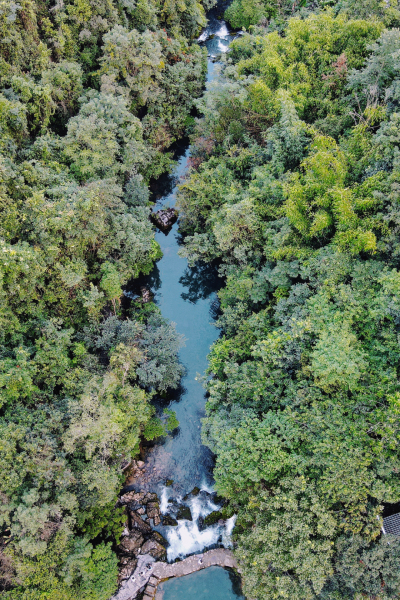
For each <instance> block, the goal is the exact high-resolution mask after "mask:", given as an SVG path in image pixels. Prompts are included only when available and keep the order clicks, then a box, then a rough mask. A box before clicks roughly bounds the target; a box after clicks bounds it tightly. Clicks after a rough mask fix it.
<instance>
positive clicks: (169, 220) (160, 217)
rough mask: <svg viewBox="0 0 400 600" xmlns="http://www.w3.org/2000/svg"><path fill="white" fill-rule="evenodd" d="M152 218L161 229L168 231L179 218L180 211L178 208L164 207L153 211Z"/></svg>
mask: <svg viewBox="0 0 400 600" xmlns="http://www.w3.org/2000/svg"><path fill="white" fill-rule="evenodd" d="M150 218H151V220H152V221H153V223H154V224H155V225H156V226H157V227H158V228H159V229H161V231H168V229H170V228H171V227H172V225H173V224H174V223H175V222H176V221H177V220H178V211H177V210H176V208H163V209H161V210H158V211H157V212H155V213H151V215H150Z"/></svg>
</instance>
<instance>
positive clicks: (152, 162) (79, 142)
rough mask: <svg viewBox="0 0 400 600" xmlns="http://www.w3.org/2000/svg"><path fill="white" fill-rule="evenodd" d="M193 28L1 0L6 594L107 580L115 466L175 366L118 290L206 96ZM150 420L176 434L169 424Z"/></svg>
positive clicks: (109, 587)
mask: <svg viewBox="0 0 400 600" xmlns="http://www.w3.org/2000/svg"><path fill="white" fill-rule="evenodd" d="M212 5H213V2H212V1H211V2H210V1H208V2H207V6H208V7H210V6H212ZM204 23H205V17H204V6H203V5H202V4H201V3H200V2H198V1H196V0H193V1H192V0H185V2H179V3H174V2H166V3H164V4H163V3H159V2H148V3H146V2H142V1H140V0H139V2H137V3H136V2H135V3H134V2H130V1H129V0H128V1H126V2H119V1H118V0H115V1H114V0H112V1H110V2H108V1H107V2H106V1H104V0H99V1H97V2H92V1H88V0H71V1H69V0H68V1H67V2H66V3H64V2H57V3H56V4H55V5H54V6H51V7H50V6H48V5H47V4H46V3H40V2H37V1H35V0H22V1H21V2H13V1H11V0H10V1H9V0H4V1H3V2H1V3H0V30H1V36H0V38H1V39H0V84H1V85H0V153H1V156H0V215H1V219H0V255H1V260H0V296H1V310H0V331H1V333H0V466H1V469H2V473H3V478H2V484H1V486H0V496H1V510H0V534H1V548H2V551H1V553H0V567H1V568H0V578H1V581H2V586H3V587H2V590H3V595H4V597H5V598H7V599H9V600H17V599H18V600H21V599H24V600H44V598H46V599H48V598H52V600H73V599H78V600H106V599H107V598H109V597H110V596H112V594H113V593H114V591H115V589H116V586H117V557H116V554H115V548H116V546H117V544H118V540H119V537H120V535H121V531H122V526H123V523H124V520H125V515H124V514H123V511H121V510H120V509H116V508H115V503H116V497H117V494H118V492H119V491H120V489H121V486H122V485H123V474H122V472H121V463H124V462H125V460H130V459H131V458H132V457H134V456H135V455H136V454H137V453H138V450H139V443H140V439H141V437H142V436H143V435H145V432H146V431H147V432H148V431H150V430H151V429H152V427H153V425H154V424H155V421H154V419H153V414H154V409H153V407H152V406H151V404H150V401H151V398H152V397H153V395H154V394H157V393H164V392H165V391H166V390H167V389H168V388H172V387H176V386H177V385H178V383H179V380H180V377H181V375H182V372H183V369H182V366H181V365H180V363H179V360H178V350H179V348H180V346H181V344H182V339H181V338H180V336H178V335H177V333H176V331H175V328H174V326H173V325H172V324H170V323H169V322H168V321H166V320H165V319H163V318H162V317H161V315H160V314H159V311H158V309H157V308H156V306H155V305H154V304H152V303H149V304H148V305H146V306H143V305H142V304H141V305H140V306H139V305H138V304H134V303H132V306H131V307H130V308H128V309H127V308H126V307H125V306H124V307H121V305H120V299H121V297H122V295H123V288H124V286H125V285H126V284H127V282H128V281H130V280H133V279H135V278H137V277H139V275H141V274H149V273H150V271H151V270H152V268H153V266H154V262H155V261H156V260H157V259H159V258H160V257H161V250H160V247H159V245H158V244H157V243H156V241H155V239H154V228H153V226H152V224H151V222H150V220H149V214H150V202H149V197H150V193H149V188H148V183H149V180H150V179H151V178H152V177H157V176H158V175H160V174H161V173H163V172H165V171H167V170H168V169H169V168H170V166H171V157H170V155H169V154H168V153H167V152H165V150H167V149H168V148H169V146H170V145H171V144H172V142H173V141H174V140H175V139H176V138H177V137H178V136H182V135H184V134H185V132H186V126H187V124H188V123H189V122H190V118H189V117H190V115H191V111H192V110H193V107H194V101H195V98H196V97H197V96H199V95H200V94H201V92H202V87H203V82H204V78H205V69H204V66H205V65H204V53H203V52H202V51H201V50H200V48H199V47H198V46H197V45H191V43H190V40H189V39H188V38H192V37H193V36H194V35H196V34H197V32H198V31H199V29H200V28H201V27H202V26H203V25H204ZM155 57H158V59H157V61H155ZM128 314H129V316H130V318H128ZM161 425H162V434H164V433H165V432H167V431H170V430H172V429H173V428H175V427H176V426H177V425H178V422H177V420H176V416H175V415H174V414H172V413H168V414H166V415H165V416H164V417H163V423H162V424H161ZM153 429H154V427H153Z"/></svg>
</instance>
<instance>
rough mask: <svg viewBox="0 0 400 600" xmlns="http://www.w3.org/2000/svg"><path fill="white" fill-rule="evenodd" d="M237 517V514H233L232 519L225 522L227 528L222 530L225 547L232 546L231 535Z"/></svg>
mask: <svg viewBox="0 0 400 600" xmlns="http://www.w3.org/2000/svg"><path fill="white" fill-rule="evenodd" d="M236 518H237V515H233V516H232V517H230V519H227V521H226V522H225V528H224V531H223V532H222V543H223V545H224V546H225V548H230V547H231V546H232V539H231V535H232V531H233V528H234V527H235V523H236Z"/></svg>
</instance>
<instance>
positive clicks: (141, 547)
mask: <svg viewBox="0 0 400 600" xmlns="http://www.w3.org/2000/svg"><path fill="white" fill-rule="evenodd" d="M118 506H126V511H127V521H126V527H125V530H124V532H123V534H122V537H121V542H120V544H119V546H118V555H119V560H120V570H119V577H118V581H119V584H122V583H123V582H124V581H125V580H126V579H129V577H131V575H132V573H133V572H134V571H135V570H136V568H137V565H138V557H139V556H140V555H149V556H151V557H152V558H153V559H154V560H162V559H165V558H166V556H167V551H166V545H167V543H166V541H165V539H164V538H163V537H162V535H161V534H159V533H157V531H154V530H153V526H157V525H159V524H160V523H161V515H160V505H159V502H158V497H157V494H152V493H150V492H135V491H132V492H128V493H127V494H124V495H123V496H121V497H120V499H119V501H118Z"/></svg>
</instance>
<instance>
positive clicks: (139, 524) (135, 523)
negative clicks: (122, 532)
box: [129, 510, 152, 534]
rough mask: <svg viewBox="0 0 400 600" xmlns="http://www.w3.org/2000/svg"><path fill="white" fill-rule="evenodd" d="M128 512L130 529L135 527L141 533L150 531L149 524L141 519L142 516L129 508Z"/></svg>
mask: <svg viewBox="0 0 400 600" xmlns="http://www.w3.org/2000/svg"><path fill="white" fill-rule="evenodd" d="M129 514H130V517H131V529H132V530H134V529H137V530H138V531H140V532H141V533H146V534H147V533H151V532H152V529H151V527H150V525H149V524H148V523H146V522H145V521H143V519H142V517H140V516H139V515H138V514H136V513H135V511H133V510H130V511H129Z"/></svg>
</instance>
